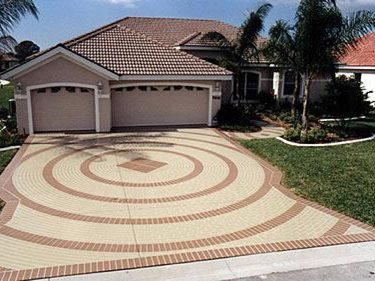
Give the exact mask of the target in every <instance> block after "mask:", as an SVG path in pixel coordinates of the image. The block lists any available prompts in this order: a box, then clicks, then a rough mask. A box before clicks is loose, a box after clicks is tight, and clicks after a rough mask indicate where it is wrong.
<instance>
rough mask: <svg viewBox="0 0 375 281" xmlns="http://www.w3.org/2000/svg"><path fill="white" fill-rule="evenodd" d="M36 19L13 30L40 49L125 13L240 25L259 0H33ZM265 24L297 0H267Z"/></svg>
mask: <svg viewBox="0 0 375 281" xmlns="http://www.w3.org/2000/svg"><path fill="white" fill-rule="evenodd" d="M34 1H35V3H36V5H37V7H38V9H39V12H40V16H39V20H36V19H35V18H32V17H31V16H27V17H26V18H24V19H23V20H22V21H21V23H20V24H19V25H17V26H16V28H15V29H14V30H13V32H12V36H13V37H15V38H16V39H17V40H18V42H21V41H23V40H32V41H34V42H35V43H36V44H37V45H39V46H40V47H41V49H45V48H48V47H51V46H54V45H56V44H58V43H60V42H64V41H66V40H68V39H71V38H73V37H75V36H78V35H81V34H83V33H85V32H89V31H92V30H93V29H95V28H97V27H100V26H102V25H105V24H108V23H111V22H113V21H115V20H117V19H121V18H124V17H127V16H145V17H178V18H199V19H217V20H222V21H224V22H227V23H230V24H233V25H236V26H239V25H240V24H241V23H242V22H243V20H244V18H245V16H246V14H247V13H248V11H250V10H253V9H255V8H256V7H258V6H259V5H260V4H262V3H264V1H262V0H34ZM268 2H269V3H271V4H273V9H272V11H271V13H270V15H269V16H268V17H267V20H266V28H265V29H266V30H265V31H264V34H267V31H268V28H269V27H270V26H271V25H272V24H273V23H274V22H275V21H276V20H278V19H285V20H288V21H293V17H294V12H295V9H296V7H297V5H298V2H299V0H268ZM338 5H339V7H340V8H341V9H342V10H343V11H344V13H350V12H353V11H356V10H359V9H370V10H374V11H375V0H338Z"/></svg>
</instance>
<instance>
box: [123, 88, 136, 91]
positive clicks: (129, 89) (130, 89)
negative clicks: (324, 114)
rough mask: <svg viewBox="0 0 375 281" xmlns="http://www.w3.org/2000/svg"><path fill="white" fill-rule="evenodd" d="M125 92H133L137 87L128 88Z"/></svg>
mask: <svg viewBox="0 0 375 281" xmlns="http://www.w3.org/2000/svg"><path fill="white" fill-rule="evenodd" d="M125 90H126V91H127V92H133V91H134V90H135V87H126V88H125Z"/></svg>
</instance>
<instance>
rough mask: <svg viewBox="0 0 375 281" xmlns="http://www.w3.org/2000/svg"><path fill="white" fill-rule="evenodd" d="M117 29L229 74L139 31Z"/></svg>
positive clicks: (214, 65)
mask: <svg viewBox="0 0 375 281" xmlns="http://www.w3.org/2000/svg"><path fill="white" fill-rule="evenodd" d="M118 28H122V29H124V31H125V32H131V33H133V34H134V35H137V36H138V37H141V38H144V39H146V40H148V41H150V42H153V43H155V44H158V45H159V46H162V47H164V48H166V49H168V50H171V51H172V52H175V53H179V54H182V55H183V56H185V57H189V58H191V59H194V60H195V61H198V62H201V63H205V64H208V65H210V66H213V67H215V68H216V69H217V70H221V71H225V72H228V73H230V71H229V70H228V69H225V68H223V67H220V66H218V65H216V64H213V63H210V62H208V61H206V60H204V59H201V58H198V57H196V56H193V55H191V54H189V53H186V52H184V51H182V50H177V49H176V48H174V47H172V46H169V45H167V44H164V43H162V42H159V41H156V40H155V39H153V38H151V37H149V36H147V35H145V34H143V33H141V32H139V31H137V30H134V29H132V28H129V27H126V26H118Z"/></svg>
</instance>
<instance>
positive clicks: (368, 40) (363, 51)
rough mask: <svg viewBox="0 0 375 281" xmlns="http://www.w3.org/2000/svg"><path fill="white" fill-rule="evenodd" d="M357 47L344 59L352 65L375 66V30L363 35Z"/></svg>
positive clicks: (343, 60) (344, 61)
mask: <svg viewBox="0 0 375 281" xmlns="http://www.w3.org/2000/svg"><path fill="white" fill-rule="evenodd" d="M361 41H362V42H361V43H360V45H359V46H358V48H357V49H353V50H351V51H350V52H349V54H348V55H347V56H345V57H344V58H343V59H342V62H343V63H346V64H347V65H351V66H375V32H373V33H370V34H367V35H366V36H364V37H362V39H361Z"/></svg>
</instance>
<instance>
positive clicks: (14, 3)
mask: <svg viewBox="0 0 375 281" xmlns="http://www.w3.org/2000/svg"><path fill="white" fill-rule="evenodd" d="M27 14H31V15H32V16H34V17H35V18H38V9H37V7H36V6H35V4H34V1H33V0H0V53H5V52H9V51H11V50H12V49H13V47H14V46H15V44H16V42H15V40H14V38H13V37H11V36H9V33H10V32H11V31H12V30H13V28H14V26H15V25H16V24H18V23H19V22H20V20H21V18H22V17H24V16H26V15H27Z"/></svg>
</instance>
